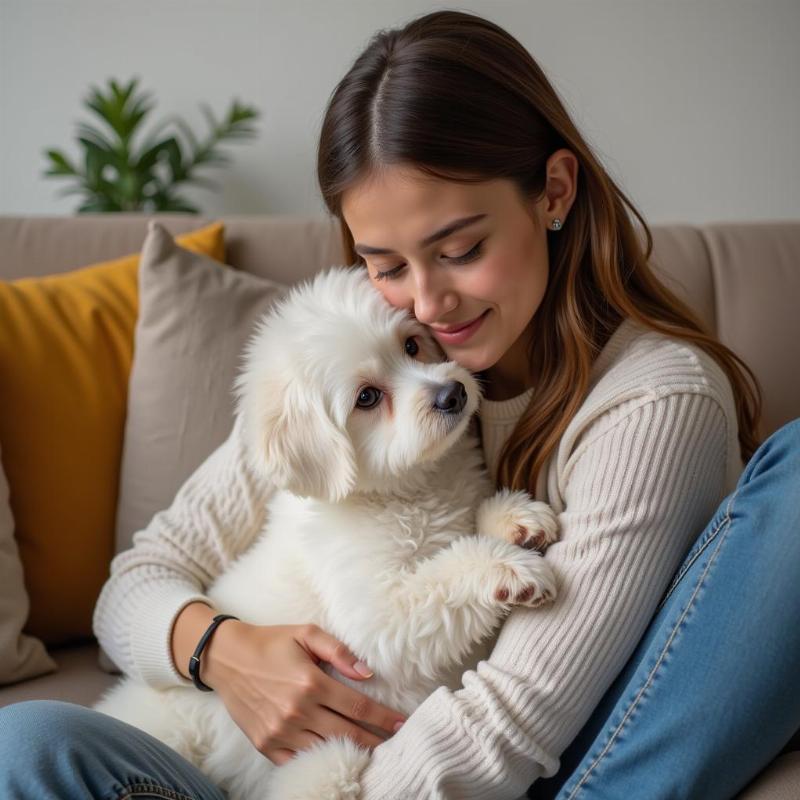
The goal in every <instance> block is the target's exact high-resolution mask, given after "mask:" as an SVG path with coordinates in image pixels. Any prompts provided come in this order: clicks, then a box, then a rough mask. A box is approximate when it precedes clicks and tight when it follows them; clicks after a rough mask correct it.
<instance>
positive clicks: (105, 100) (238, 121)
mask: <svg viewBox="0 0 800 800" xmlns="http://www.w3.org/2000/svg"><path fill="white" fill-rule="evenodd" d="M138 80H139V79H138V78H133V79H132V80H131V81H130V82H129V83H128V85H127V86H120V84H119V83H117V81H115V80H113V79H112V80H110V81H109V82H108V91H107V92H106V93H103V92H102V91H101V90H99V89H97V88H95V87H92V89H91V91H90V93H89V95H88V96H87V97H86V99H85V100H84V104H85V105H86V106H87V107H88V108H89V109H90V110H91V111H93V112H94V113H95V114H97V116H99V117H100V118H101V119H102V120H103V122H104V123H105V124H106V126H107V127H108V128H109V129H110V131H103V130H100V129H98V128H96V127H94V126H92V125H90V124H88V123H82V124H79V125H78V136H77V139H78V141H79V142H80V143H81V145H82V146H83V148H84V153H83V159H82V163H80V164H75V165H73V163H72V162H70V160H69V159H68V158H67V156H66V155H64V154H63V153H62V152H61V151H60V150H52V149H49V150H46V151H45V153H46V155H47V157H48V158H49V159H50V168H49V169H48V170H47V171H46V172H44V175H45V176H50V177H57V178H64V177H68V178H71V179H72V180H73V185H72V186H70V187H69V188H67V189H66V190H63V191H62V192H61V194H62V196H63V195H67V194H81V195H83V203H82V204H81V205H80V207H79V208H78V210H77V211H78V213H86V212H105V211H144V212H155V211H186V212H190V213H194V214H196V213H198V211H199V210H198V209H197V208H196V207H195V206H193V205H192V204H191V203H190V202H189V201H188V200H187V199H186V197H184V196H181V194H180V193H179V189H180V187H181V185H182V184H189V183H194V184H198V185H201V186H205V187H206V188H210V189H217V188H218V187H217V186H215V185H214V184H213V183H212V182H210V181H206V180H204V179H203V178H201V177H198V176H197V174H196V172H197V170H198V168H200V167H203V166H206V165H207V166H211V165H214V164H224V163H227V162H229V161H230V159H229V158H227V157H226V156H224V155H223V154H222V153H220V152H219V151H218V148H217V146H218V144H219V143H220V142H221V141H223V140H225V139H243V138H247V137H252V136H253V135H255V133H256V131H255V129H254V128H253V127H252V126H251V124H250V123H251V122H252V121H253V120H254V119H256V118H257V117H258V116H259V114H258V111H256V110H255V109H254V108H252V107H251V106H246V105H242V104H240V103H239V102H238V101H237V100H234V101H233V103H232V105H231V107H230V110H229V111H228V114H227V116H226V117H225V118H224V119H222V120H221V121H217V120H216V119H215V118H214V115H213V114H212V112H211V110H210V109H209V108H208V107H207V106H205V105H204V106H202V109H203V112H204V114H205V116H206V119H207V120H208V122H209V125H210V128H211V130H210V132H209V134H208V136H207V137H206V138H205V140H203V141H198V139H197V138H196V137H195V135H194V134H193V133H192V131H191V129H190V128H189V126H188V125H187V124H186V122H184V121H183V120H182V119H180V117H177V116H175V115H172V116H169V117H167V118H166V119H164V120H162V121H161V122H160V123H158V124H157V125H156V127H155V128H154V129H153V130H152V131H151V132H150V134H149V135H148V136H147V138H146V139H145V141H144V142H143V143H142V144H141V145H140V146H136V145H134V142H133V138H134V135H135V134H136V133H137V131H138V130H139V128H140V126H141V125H142V123H143V122H144V119H145V117H146V116H147V115H148V113H149V112H150V111H151V110H152V108H153V105H154V104H152V103H151V102H150V95H148V94H144V93H140V94H138V95H137V94H136V84H137V83H138ZM171 123H174V125H175V126H176V127H177V128H178V129H179V130H180V131H181V132H182V133H183V136H184V137H185V139H186V144H181V142H180V141H179V139H178V138H177V136H175V135H174V133H168V134H165V135H164V134H161V131H162V130H163V129H164V128H165V127H166V126H167V125H170V124H171ZM159 137H161V138H159Z"/></svg>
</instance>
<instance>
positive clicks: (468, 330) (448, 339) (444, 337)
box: [431, 308, 491, 344]
mask: <svg viewBox="0 0 800 800" xmlns="http://www.w3.org/2000/svg"><path fill="white" fill-rule="evenodd" d="M490 311H491V309H490V308H487V309H486V311H484V312H483V314H481V315H480V316H479V317H478V318H477V319H476V320H474V321H473V322H470V323H469V325H466V326H465V327H463V328H459V329H458V330H457V331H453V332H452V333H447V332H446V331H437V330H436V328H431V330H432V331H433V335H434V336H435V337H436V338H437V339H438V340H439V341H440V342H443V343H444V344H461V343H462V342H466V341H467V339H469V337H470V336H472V334H473V333H475V331H477V330H478V328H480V326H481V325H482V324H483V321H484V319H486V315H487V314H488V313H489V312H490Z"/></svg>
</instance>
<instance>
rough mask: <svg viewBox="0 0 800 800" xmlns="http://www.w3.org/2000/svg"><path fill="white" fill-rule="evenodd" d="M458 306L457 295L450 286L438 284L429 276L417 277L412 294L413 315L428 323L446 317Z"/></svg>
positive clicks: (423, 322) (424, 323)
mask: <svg viewBox="0 0 800 800" xmlns="http://www.w3.org/2000/svg"><path fill="white" fill-rule="evenodd" d="M456 306H458V297H457V296H456V293H455V292H454V291H453V290H452V288H451V287H450V286H447V285H444V284H443V285H439V284H436V283H435V282H434V281H432V280H430V278H428V277H425V278H423V279H422V280H419V279H417V281H416V284H415V295H414V309H413V311H414V316H415V317H416V318H417V319H418V320H419V321H420V322H421V323H422V324H423V325H430V324H431V323H435V322H438V321H439V320H441V319H442V318H444V317H446V316H447V315H448V314H449V313H450V312H451V311H453V309H455V308H456Z"/></svg>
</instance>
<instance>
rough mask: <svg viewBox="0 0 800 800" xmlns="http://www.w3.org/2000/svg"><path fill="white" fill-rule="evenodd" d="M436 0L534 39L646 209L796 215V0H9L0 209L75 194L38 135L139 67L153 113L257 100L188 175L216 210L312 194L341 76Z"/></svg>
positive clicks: (799, 99)
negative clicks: (216, 152)
mask: <svg viewBox="0 0 800 800" xmlns="http://www.w3.org/2000/svg"><path fill="white" fill-rule="evenodd" d="M435 8H459V9H462V10H465V11H472V12H475V13H478V14H482V15H483V16H486V17H488V18H490V19H492V20H493V21H495V22H497V23H498V24H500V25H501V26H503V27H505V28H506V29H507V30H509V31H510V32H511V33H512V34H514V35H515V36H516V37H517V38H518V39H519V40H520V41H521V42H522V43H523V44H524V45H525V46H526V47H527V48H529V50H530V51H531V52H532V54H533V56H534V57H535V58H536V59H537V60H538V62H539V64H540V65H541V66H542V68H543V69H544V70H545V72H546V73H547V75H548V76H549V77H550V79H551V80H552V81H553V83H554V85H555V87H556V89H557V90H558V91H559V93H560V94H561V97H562V98H563V99H564V101H565V103H566V105H567V108H568V109H569V110H570V111H571V113H572V114H573V115H574V118H575V121H576V122H577V124H578V126H579V128H580V129H581V130H582V131H583V132H584V134H585V135H586V137H587V139H588V141H589V143H590V144H592V145H593V146H594V147H595V148H596V150H597V153H598V155H599V156H600V158H601V160H602V162H603V163H604V164H605V165H606V167H607V168H608V169H609V171H610V172H611V174H612V176H613V177H614V178H615V179H616V180H618V182H619V183H620V184H621V186H622V188H623V190H624V191H626V192H627V193H628V196H629V197H630V198H631V200H632V201H633V202H634V203H636V204H637V205H638V207H639V209H640V210H641V211H642V212H643V213H644V214H645V216H646V217H647V218H648V219H649V221H650V222H652V223H669V222H690V223H695V224H702V223H704V222H710V221H724V220H731V221H736V220H758V219H792V218H794V219H797V218H800V157H798V153H797V148H798V142H800V88H799V87H798V82H799V80H798V79H800V46H798V42H800V2H798V0H752V2H748V0H680V1H677V0H673V1H672V2H659V1H658V0H602V1H601V0H580V1H579V2H578V1H573V2H567V1H565V0H560V2H553V0H548V1H547V2H540V1H539V0H536V1H535V2H534V1H533V0H527V1H525V0H508V1H507V2H491V0H483V1H482V2H481V1H480V0H476V1H475V2H466V3H460V4H458V5H455V4H450V3H438V2H422V1H421V0H316V1H313V0H290V1H289V2H271V1H269V2H267V0H224V1H221V0H213V1H209V0H158V1H157V2H156V1H155V0H132V1H129V2H120V1H119V0H58V1H57V2H53V1H52V0H0V214H71V213H73V212H74V210H75V208H76V207H77V204H78V196H77V195H74V196H67V197H64V198H60V197H58V196H57V195H58V192H59V190H60V189H61V188H62V187H64V186H66V185H67V182H66V181H57V180H55V179H52V178H44V177H42V172H43V171H44V169H45V165H46V161H45V158H44V155H43V151H44V150H45V149H46V148H50V147H54V148H58V149H62V150H65V151H66V152H67V153H68V154H69V155H70V156H71V157H73V158H74V157H77V156H78V155H79V153H81V152H82V150H81V149H80V148H79V146H78V144H77V142H76V141H75V138H74V137H75V123H76V122H77V121H79V120H80V121H87V120H89V119H90V115H89V113H88V111H87V110H85V109H84V107H83V105H82V103H81V100H82V98H83V97H84V96H85V94H86V92H87V89H88V88H89V86H90V85H97V86H103V87H105V82H106V80H107V78H110V77H116V78H117V79H119V80H121V81H127V80H128V79H129V78H130V77H133V76H134V75H139V76H141V81H140V88H143V89H145V90H147V91H150V92H152V93H153V95H154V97H155V99H156V101H157V105H156V107H155V109H154V110H153V112H152V113H151V115H150V117H149V125H150V126H152V125H153V124H154V123H155V122H157V121H158V120H160V119H161V118H162V117H163V116H165V115H166V114H167V113H171V112H174V113H177V114H179V115H181V116H182V117H183V118H184V119H186V120H187V122H189V123H190V125H191V126H192V127H193V129H195V130H196V131H197V132H199V133H202V134H205V133H206V130H207V129H206V127H205V124H206V123H205V118H204V117H203V115H202V113H201V111H200V103H201V102H206V103H208V104H209V105H210V106H211V107H212V109H213V110H214V111H215V113H216V114H217V115H218V116H221V115H222V114H223V113H224V112H225V111H226V110H227V107H228V104H229V102H230V101H231V99H232V98H233V97H238V98H239V99H240V100H242V101H244V102H248V103H252V104H253V105H256V106H257V107H259V108H260V109H261V111H262V113H263V116H262V119H261V120H260V121H259V122H258V125H259V129H260V131H261V133H260V136H259V137H258V138H257V139H254V140H252V141H244V142H242V143H236V144H232V145H230V146H227V147H226V152H227V153H228V154H229V155H230V156H231V158H232V159H233V162H232V163H231V164H230V165H227V166H225V167H222V168H220V169H211V170H207V171H206V172H205V173H203V174H204V175H205V176H206V177H207V178H210V179H212V180H214V181H215V182H217V183H219V184H220V189H219V191H217V192H211V191H207V190H204V189H191V190H188V191H187V194H188V195H189V196H190V197H191V199H192V200H193V201H194V202H196V203H197V204H198V205H199V206H200V207H201V209H202V211H203V212H204V213H207V214H210V215H218V214H242V213H319V212H321V211H322V209H323V206H322V202H321V200H320V198H319V196H318V192H317V186H316V180H315V175H314V169H315V153H316V140H317V135H318V131H319V125H320V122H321V118H322V113H323V110H324V107H325V103H326V101H327V99H328V96H329V94H330V92H331V91H332V89H333V87H334V86H335V84H336V82H337V81H338V80H339V78H340V77H341V76H342V75H343V74H344V72H345V71H346V70H347V69H348V67H349V66H350V64H351V63H352V60H353V59H354V58H355V56H356V55H357V53H358V52H360V50H361V49H362V48H363V46H364V45H365V44H366V42H367V40H368V38H369V36H370V35H371V34H372V33H373V32H374V31H375V30H377V29H378V28H385V27H393V26H395V25H398V24H402V23H404V22H406V21H408V20H409V19H410V18H412V17H415V16H418V15H419V14H422V13H425V12H427V11H430V10H433V9H435ZM98 122H99V120H98ZM147 129H149V128H147Z"/></svg>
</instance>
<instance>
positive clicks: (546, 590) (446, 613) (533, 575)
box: [370, 536, 556, 685]
mask: <svg viewBox="0 0 800 800" xmlns="http://www.w3.org/2000/svg"><path fill="white" fill-rule="evenodd" d="M555 596H556V580H555V574H554V572H553V569H552V567H551V566H550V564H549V563H547V562H546V561H545V560H544V558H543V557H542V556H541V554H539V553H537V552H536V551H532V550H526V549H524V548H522V547H518V546H516V545H514V544H511V543H510V542H507V541H503V540H501V539H499V538H494V537H488V536H463V537H460V538H457V539H454V540H453V541H452V542H451V543H450V544H449V545H448V546H447V547H445V548H443V549H442V550H440V551H439V552H438V553H436V554H435V555H434V556H432V557H431V558H428V559H426V560H425V561H422V562H421V563H420V564H419V565H418V566H417V568H416V570H415V571H414V572H410V573H406V574H404V575H402V576H400V577H399V578H398V579H397V581H396V582H395V583H393V585H392V586H391V589H390V597H389V600H390V604H389V605H390V607H391V613H389V614H387V615H386V618H385V619H384V620H383V623H382V625H381V628H380V631H379V633H377V639H378V640H379V641H378V642H377V644H376V646H375V647H374V648H372V651H373V652H372V654H370V659H371V660H372V661H374V662H375V663H374V665H373V666H374V667H375V668H376V670H377V671H379V672H380V660H379V659H381V657H382V655H385V656H386V657H387V662H386V663H388V664H393V665H395V669H397V666H396V665H398V664H400V665H403V664H405V665H407V668H408V669H409V670H410V671H413V673H414V674H415V675H417V676H419V675H422V676H424V677H426V678H428V679H429V681H431V682H432V684H433V685H436V684H437V683H438V682H439V680H440V677H441V675H442V673H443V671H444V670H447V669H448V668H450V667H452V666H454V665H455V664H456V663H460V662H461V661H462V659H463V658H464V656H465V655H466V654H467V653H469V652H470V651H471V650H472V649H473V646H474V645H475V644H476V643H478V642H480V641H482V640H483V639H485V638H486V637H488V636H489V635H490V634H491V633H492V632H493V631H494V629H495V628H496V627H497V625H498V624H499V622H500V621H501V620H502V618H503V617H504V616H505V614H506V613H507V612H508V611H509V610H510V608H511V607H512V606H514V605H524V606H528V607H531V608H533V607H535V606H538V605H541V604H542V603H545V602H549V601H550V600H552V599H553V598H554V597H555ZM409 677H410V676H409ZM417 680H418V679H417Z"/></svg>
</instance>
